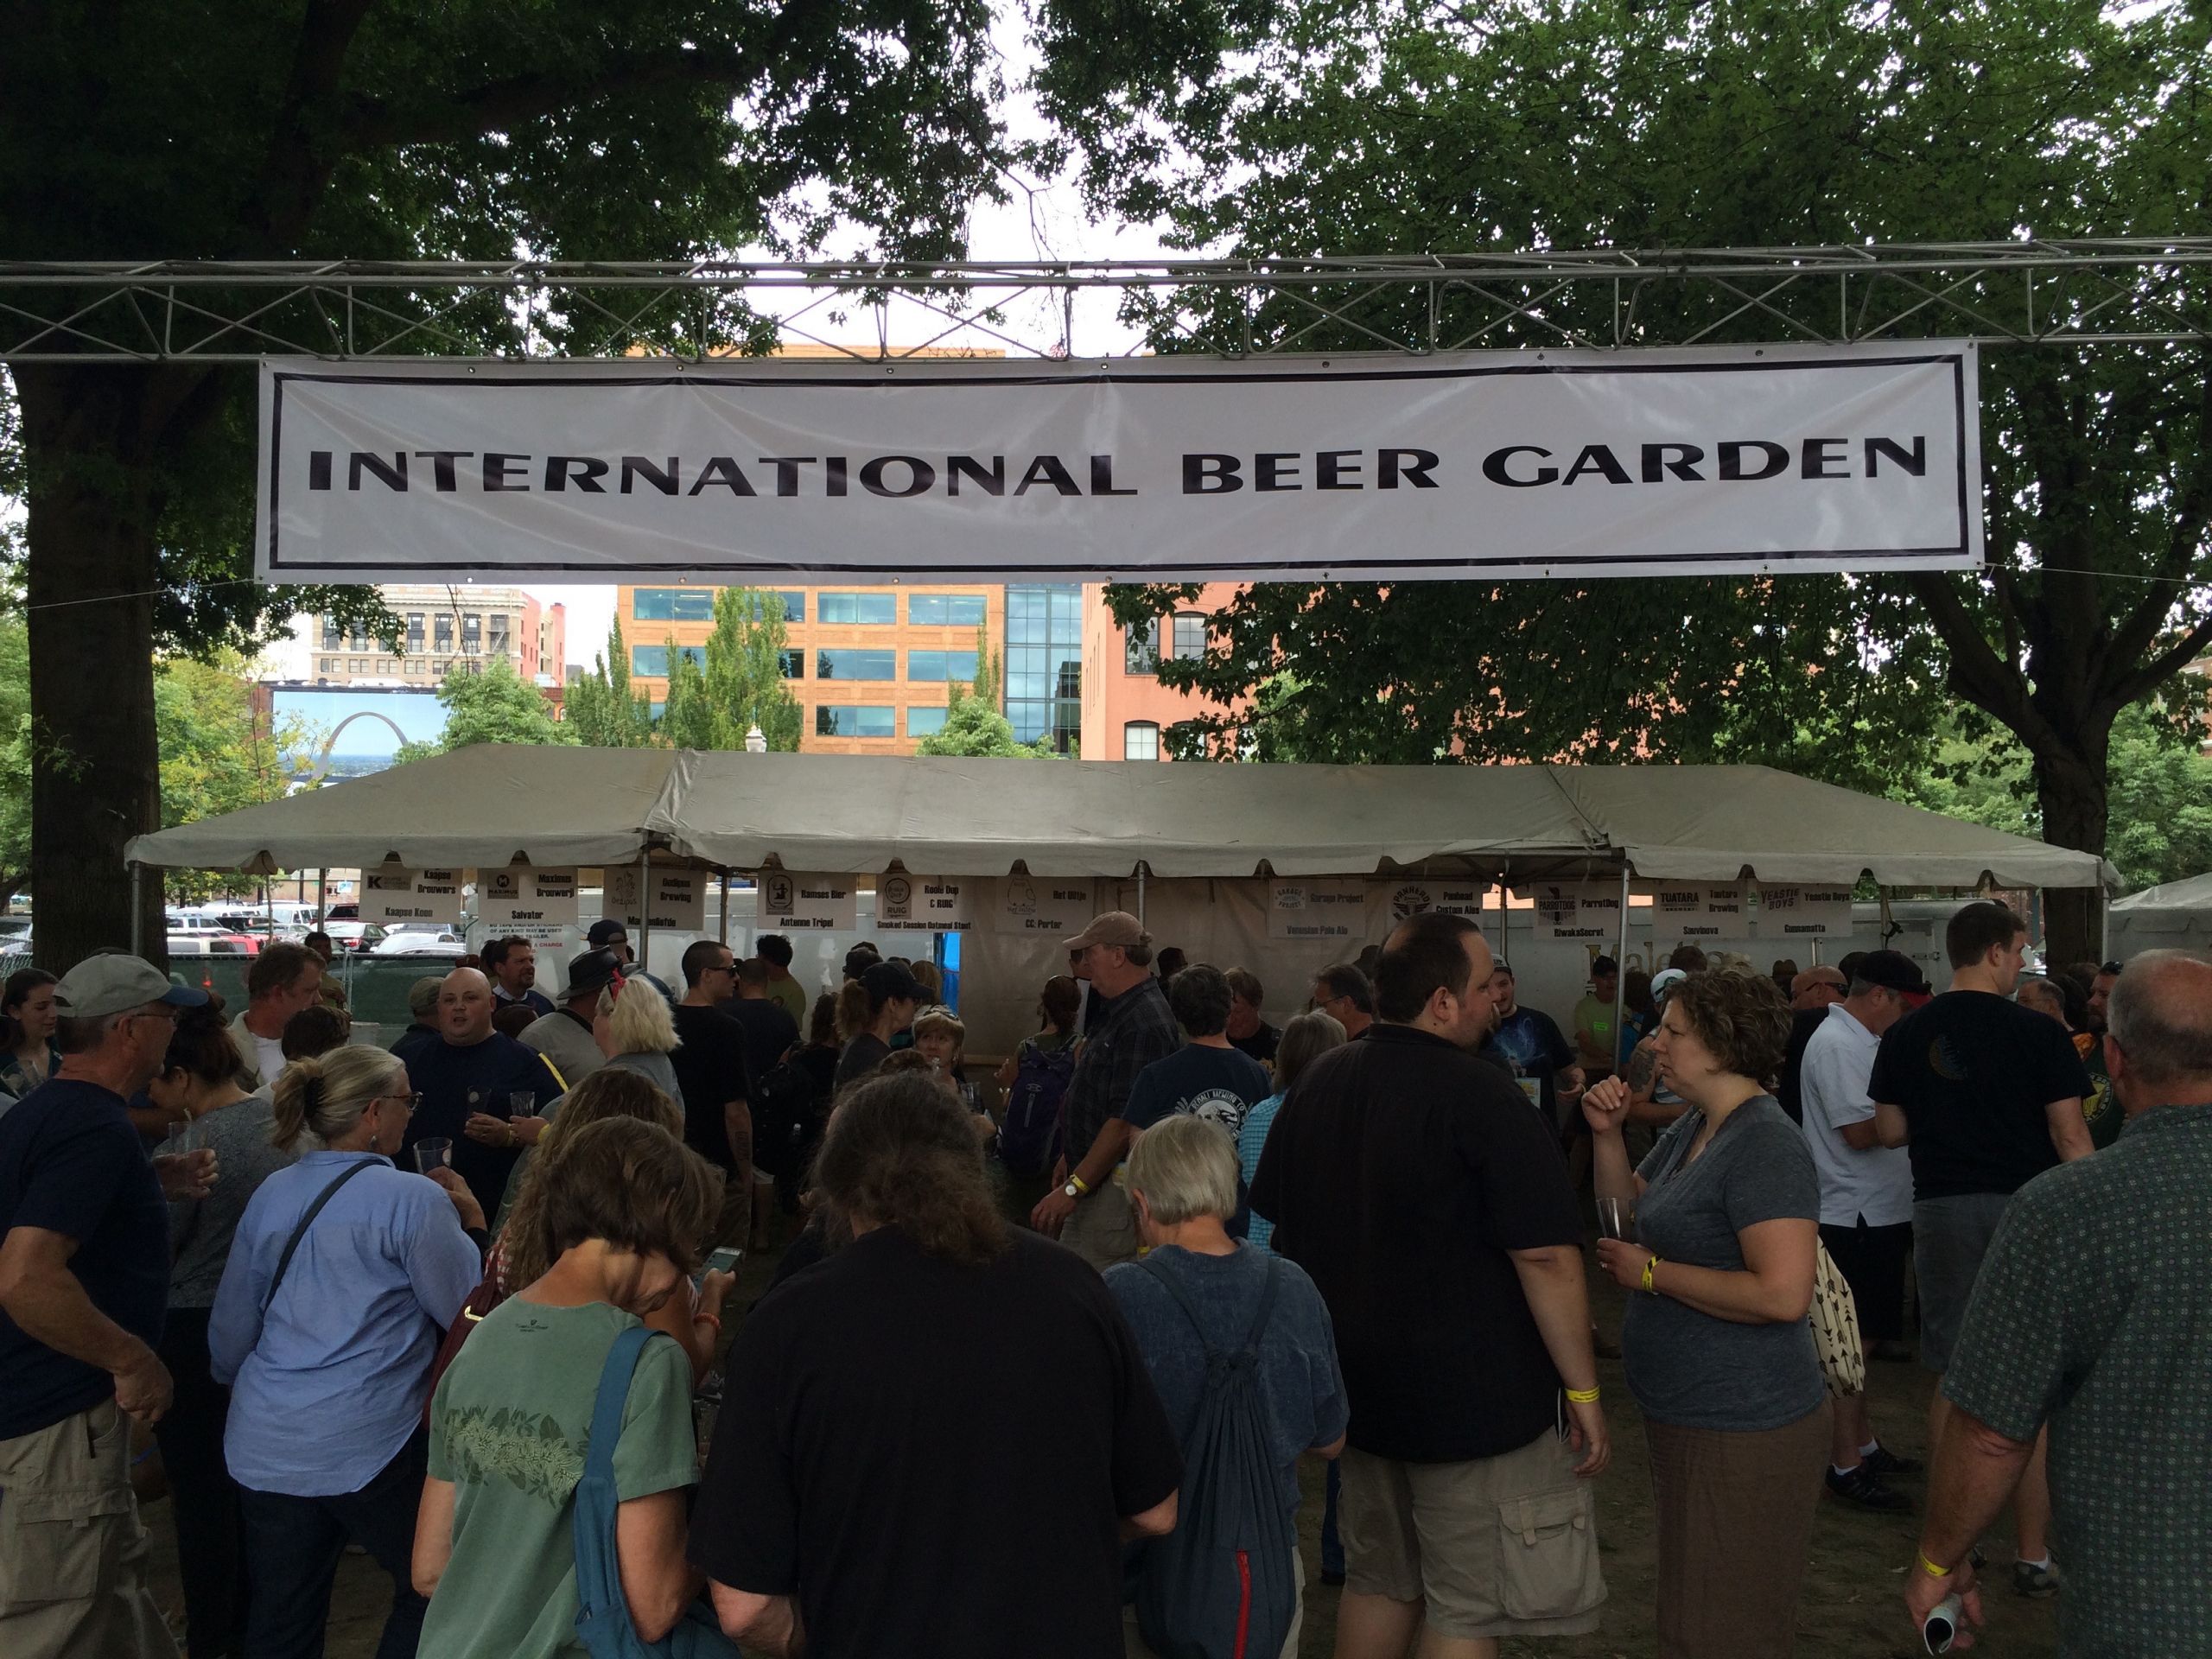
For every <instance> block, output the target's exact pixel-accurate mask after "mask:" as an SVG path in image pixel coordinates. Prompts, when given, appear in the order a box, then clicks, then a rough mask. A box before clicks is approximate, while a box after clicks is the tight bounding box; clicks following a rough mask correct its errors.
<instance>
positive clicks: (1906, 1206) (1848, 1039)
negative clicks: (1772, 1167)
mask: <svg viewBox="0 0 2212 1659" xmlns="http://www.w3.org/2000/svg"><path fill="white" fill-rule="evenodd" d="M1881 1046H1882V1039H1880V1038H1878V1037H1877V1036H1876V1035H1875V1034H1874V1033H1872V1032H1871V1031H1869V1030H1867V1029H1866V1027H1864V1026H1862V1025H1860V1024H1859V1021H1858V1020H1857V1019H1855V1018H1854V1017H1853V1014H1852V1012H1851V1010H1850V1009H1849V1008H1847V1007H1844V1005H1843V1004H1842V1003H1840V1002H1831V1003H1829V1004H1828V1017H1827V1020H1826V1021H1825V1022H1824V1023H1823V1024H1822V1025H1821V1027H1820V1029H1819V1030H1817V1031H1815V1033H1813V1040H1812V1041H1811V1042H1809V1043H1808V1044H1807V1045H1806V1046H1805V1058H1804V1061H1803V1063H1802V1065H1801V1067H1800V1069H1799V1071H1798V1077H1799V1080H1800V1084H1801V1086H1802V1090H1803V1091H1804V1106H1805V1121H1804V1124H1803V1126H1802V1127H1803V1129H1804V1135H1805V1143H1806V1145H1808V1147H1811V1148H1812V1150H1813V1165H1814V1167H1815V1168H1816V1169H1818V1170H1819V1171H1820V1173H1821V1225H1822V1226H1824V1227H1855V1226H1857V1225H1858V1224H1859V1222H1860V1221H1861V1220H1864V1221H1865V1222H1866V1224H1867V1225H1868V1226H1869V1227H1894V1226H1895V1225H1897V1223H1899V1222H1901V1221H1910V1220H1911V1219H1912V1157H1911V1154H1910V1153H1908V1152H1906V1151H1905V1149H1904V1147H1882V1146H1877V1147H1872V1148H1871V1149H1869V1150H1867V1151H1866V1152H1860V1151H1858V1150H1856V1149H1855V1148H1854V1147H1851V1146H1850V1145H1849V1144H1847V1142H1846V1141H1845V1140H1844V1138H1843V1135H1842V1133H1841V1131H1842V1129H1843V1128H1844V1126H1845V1125H1846V1124H1849V1123H1864V1122H1866V1121H1867V1120H1869V1119H1870V1118H1872V1116H1874V1103H1873V1100H1872V1097H1870V1096H1868V1094H1867V1092H1866V1080H1867V1079H1868V1078H1869V1077H1872V1075H1873V1073H1874V1055H1875V1053H1876V1052H1877V1051H1878V1049H1880V1047H1881Z"/></svg>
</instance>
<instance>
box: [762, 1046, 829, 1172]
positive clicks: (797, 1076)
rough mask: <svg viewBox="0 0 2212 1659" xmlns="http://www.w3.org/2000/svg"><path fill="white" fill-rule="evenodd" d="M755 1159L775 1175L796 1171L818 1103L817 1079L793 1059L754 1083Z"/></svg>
mask: <svg viewBox="0 0 2212 1659" xmlns="http://www.w3.org/2000/svg"><path fill="white" fill-rule="evenodd" d="M748 1103H749V1104H750V1106H751V1107H752V1109H753V1162H754V1163H756V1164H758V1165H759V1166H760V1167H761V1168H763V1169H765V1170H766V1171H767V1172H768V1173H770V1174H771V1175H788V1174H791V1173H795V1172H796V1170H797V1168H798V1152H799V1148H800V1147H803V1146H804V1145H805V1144H806V1136H807V1131H808V1130H809V1129H810V1128H811V1127H812V1126H813V1123H814V1117H815V1111H816V1107H817V1097H816V1093H815V1087H814V1078H813V1077H811V1076H810V1074H809V1073H808V1072H807V1071H806V1070H805V1068H804V1067H803V1066H799V1065H793V1064H792V1063H791V1061H790V1060H788V1059H785V1060H780V1061H779V1062H778V1063H777V1064H776V1065H772V1066H770V1067H769V1068H768V1069H767V1070H766V1071H764V1072H762V1073H761V1074H760V1077H758V1078H756V1079H755V1080H754V1082H753V1088H752V1090H751V1091H750V1099H749V1102H748Z"/></svg>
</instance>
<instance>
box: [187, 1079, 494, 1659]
mask: <svg viewBox="0 0 2212 1659" xmlns="http://www.w3.org/2000/svg"><path fill="white" fill-rule="evenodd" d="M420 1098H421V1096H418V1095H416V1093H415V1092H414V1090H413V1089H412V1088H411V1087H410V1084H409V1083H408V1080H407V1067H406V1065H405V1063H404V1061H402V1060H401V1059H400V1058H398V1057H397V1056H396V1055H393V1054H390V1053H387V1052H385V1051H384V1050H382V1049H374V1048H341V1049H336V1050H334V1051H333V1052H330V1053H327V1054H324V1055H321V1056H318V1057H315V1058H308V1059H302V1060H295V1061H294V1062H293V1063H292V1064H291V1065H289V1066H287V1067H285V1069H284V1071H283V1075H282V1076H281V1077H278V1078H277V1085H276V1099H275V1103H274V1107H273V1109H272V1112H271V1118H272V1128H271V1130H270V1142H271V1143H272V1144H273V1145H274V1146H275V1147H277V1148H278V1149H279V1150H283V1151H291V1150H297V1151H298V1152H299V1153H300V1158H299V1161H298V1162H296V1163H295V1164H294V1165H292V1166H290V1167H289V1169H282V1170H279V1171H277V1173H275V1174H273V1175H270V1177H269V1178H268V1179H266V1180H264V1182H263V1183H262V1184H261V1187H260V1190H259V1191H258V1192H255V1194H254V1195H253V1198H252V1200H251V1202H250V1203H249V1204H248V1205H246V1210H245V1217H244V1218H243V1219H242V1220H241V1221H240V1222H239V1224H238V1236H237V1237H236V1238H235V1239H233V1240H232V1245H231V1253H230V1257H229V1260H228V1261H227V1262H226V1264H225V1266H224V1268H223V1277H222V1282H221V1284H220V1286H219V1287H218V1288H217V1290H216V1292H215V1306H214V1312H213V1316H212V1317H211V1319H210V1321H209V1326H208V1349H209V1357H210V1361H211V1370H212V1371H213V1377H214V1381H215V1382H216V1383H219V1384H223V1385H225V1386H227V1387H228V1388H229V1389H231V1394H232V1406H233V1409H232V1412H231V1414H230V1418H229V1421H228V1425H227V1427H226V1431H225V1433H224V1437H223V1450H224V1454H225V1458H226V1461H227V1463H228V1465H229V1467H230V1471H231V1474H232V1478H235V1479H236V1480H237V1482H238V1487H239V1494H238V1496H239V1500H240V1509H241V1512H242V1514H243V1516H244V1518H245V1541H246V1550H247V1555H248V1558H249V1559H250V1560H252V1562H253V1564H254V1569H253V1572H252V1573H251V1583H250V1585H249V1587H248V1593H247V1602H246V1617H245V1642H244V1648H245V1651H246V1652H248V1653H251V1654H256V1655H266V1656H270V1659H288V1656H295V1655H296V1656H307V1655H310V1654H319V1653H320V1652H321V1650H322V1633H323V1627H324V1625H325V1624H326V1623H327V1621H328V1618H329V1614H330V1588H331V1583H332V1580H333V1579H334V1577H335V1576H336V1573H337V1571H338V1561H339V1557H340V1555H341V1554H343V1553H344V1551H345V1548H346V1544H347V1543H348V1542H349V1541H351V1542H354V1543H358V1544H359V1545H361V1546H362V1547H363V1548H365V1549H366V1550H367V1551H368V1552H369V1554H372V1555H373V1556H374V1557H376V1559H377V1562H378V1565H379V1566H381V1567H383V1568H384V1569H385V1572H387V1573H390V1574H391V1580H392V1586H393V1595H392V1607H391V1616H390V1617H389V1618H387V1619H386V1621H385V1630H384V1637H383V1640H382V1641H381V1643H379V1644H378V1649H377V1651H378V1659H397V1656H401V1655H406V1654H412V1653H413V1652H414V1651H415V1647H416V1637H417V1636H418V1634H419V1633H420V1631H421V1629H422V1624H423V1608H424V1606H425V1605H426V1603H425V1601H424V1599H423V1597H421V1596H420V1595H418V1594H416V1592H415V1588H414V1585H413V1581H412V1576H411V1568H410V1556H411V1554H412V1552H413V1549H414V1539H415V1511H416V1500H417V1499H418V1498H419V1497H420V1496H421V1493H422V1489H423V1470H424V1467H425V1462H426V1455H427V1448H426V1443H425V1439H424V1435H423V1429H422V1418H423V1403H424V1402H425V1401H426V1400H427V1399H428V1397H429V1363H430V1360H431V1358H432V1357H433V1356H435V1353H436V1352H437V1347H438V1333H439V1332H442V1331H443V1330H444V1329H445V1328H446V1326H447V1325H449V1324H451V1323H452V1321H453V1318H454V1314H456V1313H459V1312H460V1311H461V1303H462V1302H463V1301H465V1300H467V1297H468V1293H469V1292H470V1291H471V1290H473V1289H474V1288H475V1286H476V1282H477V1280H478V1278H479V1276H480V1274H481V1273H482V1271H483V1258H482V1250H481V1246H480V1243H478V1242H474V1241H472V1239H471V1237H470V1236H469V1234H470V1232H471V1231H474V1233H475V1234H476V1236H477V1239H478V1240H480V1239H481V1237H482V1230H483V1226H484V1212H483V1211H482V1210H481V1209H480V1208H479V1207H478V1205H477V1203H476V1201H475V1199H474V1198H472V1197H470V1196H469V1192H468V1189H467V1185H465V1184H464V1183H463V1182H462V1181H461V1179H460V1178H459V1177H458V1176H456V1175H454V1173H453V1172H452V1171H451V1170H450V1169H442V1168H441V1169H435V1170H433V1171H432V1172H431V1173H430V1177H429V1179H424V1178H423V1176H421V1175H418V1174H416V1173H413V1172H411V1171H403V1170H400V1169H397V1168H395V1167H394V1166H393V1165H392V1162H391V1158H392V1155H393V1154H396V1153H397V1151H398V1149H399V1147H400V1144H401V1142H402V1141H403V1140H404V1137H405V1135H406V1133H407V1124H408V1120H409V1119H410V1117H411V1116H413V1115H414V1110H415V1106H416V1103H417V1101H419V1100H420ZM465 1229H466V1230H465Z"/></svg>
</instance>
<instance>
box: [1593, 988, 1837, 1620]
mask: <svg viewBox="0 0 2212 1659" xmlns="http://www.w3.org/2000/svg"><path fill="white" fill-rule="evenodd" d="M1788 1046H1789V1002H1788V1001H1787V1000H1786V999H1785V998H1784V997H1783V994H1782V990H1781V988H1780V987H1779V986H1777V984H1776V983H1775V982H1774V980H1773V979H1772V978H1771V977H1770V976H1767V975H1763V974H1749V973H1732V972H1731V973H1724V972H1707V973H1698V974H1692V975H1691V976H1689V977H1688V978H1687V979H1686V980H1684V981H1683V982H1681V984H1680V985H1678V986H1676V987H1675V989H1674V993H1673V995H1670V996H1669V997H1668V999H1667V1007H1666V1012H1665V1014H1663V1015H1662V1017H1661V1020H1660V1023H1659V1029H1658V1031H1657V1033H1656V1035H1655V1038H1654V1050H1655V1052H1656V1057H1657V1061H1658V1068H1659V1073H1660V1075H1661V1077H1663V1078H1665V1079H1666V1081H1667V1082H1668V1083H1669V1084H1670V1085H1671V1086H1672V1088H1673V1089H1674V1090H1675V1093H1677V1094H1679V1095H1680V1096H1681V1097H1682V1098H1683V1100H1684V1101H1686V1102H1687V1103H1688V1109H1687V1110H1685V1111H1684V1112H1683V1114H1682V1116H1681V1117H1680V1118H1679V1119H1677V1120H1676V1121H1675V1124H1674V1126H1673V1127H1672V1128H1669V1129H1668V1131H1667V1132H1666V1133H1665V1134H1664V1135H1662V1136H1660V1138H1659V1144H1658V1145H1657V1146H1656V1147H1653V1148H1652V1150H1651V1153H1650V1155H1649V1156H1648V1157H1647V1158H1645V1159H1644V1160H1643V1165H1642V1166H1640V1167H1639V1168H1637V1169H1635V1170H1631V1169H1630V1167H1629V1161H1628V1154H1627V1153H1626V1152H1625V1151H1624V1149H1623V1147H1622V1142H1621V1127H1622V1124H1623V1122H1624V1120H1625V1118H1626V1116H1627V1108H1628V1099H1629V1091H1628V1085H1627V1084H1625V1083H1624V1082H1623V1081H1622V1080H1620V1079H1618V1078H1615V1077H1608V1078H1606V1079H1605V1080H1604V1081H1603V1082H1601V1083H1599V1084H1595V1085H1593V1086H1592V1088H1591V1089H1590V1090H1588V1092H1587V1093H1586V1095H1585V1096H1584V1097H1583V1115H1584V1116H1585V1117H1586V1120H1587V1121H1588V1122H1589V1125H1590V1130H1591V1135H1592V1141H1593V1149H1594V1159H1593V1173H1594V1174H1595V1177H1596V1182H1597V1190H1598V1196H1599V1198H1613V1199H1619V1200H1623V1201H1624V1202H1628V1203H1632V1204H1633V1205H1635V1206H1636V1223H1635V1229H1634V1231H1635V1234H1636V1236H1635V1237H1634V1238H1633V1239H1627V1238H1605V1239H1600V1240H1599V1243H1598V1260H1599V1266H1600V1267H1601V1268H1603V1269H1604V1270H1605V1272H1607V1273H1609V1274H1611V1275H1612V1276H1613V1278H1614V1280H1615V1281H1617V1282H1618V1283H1619V1284H1620V1285H1621V1286H1623V1287H1624V1288H1626V1289H1627V1290H1628V1291H1629V1292H1630V1297H1629V1306H1628V1313H1627V1317H1626V1319H1624V1322H1623V1325H1622V1329H1621V1347H1622V1350H1623V1352H1624V1356H1625V1358H1626V1360H1627V1369H1628V1384H1629V1390H1630V1393H1632V1394H1634V1395H1636V1400H1637V1405H1639V1406H1640V1407H1642V1408H1643V1418H1644V1433H1645V1436H1646V1438H1647V1440H1649V1444H1650V1447H1651V1484H1652V1488H1653V1497H1654V1502H1655V1507H1656V1520H1657V1527H1658V1534H1659V1583H1658V1603H1659V1605H1658V1626H1659V1632H1658V1633H1659V1648H1658V1651H1659V1655H1660V1659H1768V1656H1775V1655H1783V1656H1786V1655H1788V1654H1789V1652H1790V1650H1791V1644H1792V1642H1793V1639H1794V1635H1795V1630H1796V1611H1797V1598H1798V1594H1799V1592H1800V1591H1801V1590H1802V1588H1803V1586H1804V1578H1805V1561H1806V1552H1807V1548H1808V1544H1809V1542H1810V1541H1811V1538H1812V1531H1813V1510H1814V1507H1815V1504H1816V1503H1818V1502H1819V1498H1820V1492H1821V1475H1822V1472H1823V1468H1824V1465H1826V1463H1827V1453H1828V1427H1829V1426H1828V1403H1827V1387H1826V1385H1825V1383H1823V1382H1822V1380H1821V1368H1820V1359H1819V1356H1818V1355H1817V1353H1816V1352H1815V1349H1814V1346H1813V1333H1812V1330H1811V1328H1810V1326H1809V1325H1808V1324H1807V1323H1806V1315H1807V1313H1808V1312H1809V1311H1810V1309H1811V1307H1812V1302H1813V1280H1814V1273H1815V1255H1816V1252H1817V1249H1818V1245H1819V1229H1820V1213H1821V1186H1820V1177H1819V1175H1818V1173H1816V1171H1815V1167H1814V1164H1813V1155H1812V1153H1811V1152H1810V1150H1808V1148H1807V1147H1806V1145H1805V1140H1804V1137H1803V1135H1801V1134H1800V1133H1799V1132H1798V1129H1797V1126H1796V1124H1794V1123H1792V1122H1790V1121H1789V1117H1788V1116H1787V1115H1786V1114H1784V1113H1783V1109H1782V1108H1781V1106H1780V1105H1779V1104H1778V1103H1777V1102H1776V1101H1775V1098H1774V1096H1772V1095H1771V1094H1770V1093H1769V1092H1768V1091H1767V1084H1766V1083H1765V1082H1764V1079H1766V1078H1769V1077H1773V1076H1775V1075H1776V1073H1777V1072H1778V1071H1780V1070H1781V1067H1782V1062H1783V1054H1784V1052H1785V1051H1786V1049H1787V1047H1788Z"/></svg>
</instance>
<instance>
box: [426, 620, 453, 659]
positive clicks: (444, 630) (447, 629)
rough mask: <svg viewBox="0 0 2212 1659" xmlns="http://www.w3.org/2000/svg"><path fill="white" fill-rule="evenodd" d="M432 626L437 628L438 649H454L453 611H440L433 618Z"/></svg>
mask: <svg viewBox="0 0 2212 1659" xmlns="http://www.w3.org/2000/svg"><path fill="white" fill-rule="evenodd" d="M431 626H432V627H433V628H435V630H436V633H435V639H436V640H437V647H438V649H439V650H440V651H451V650H452V649H453V613H452V612H451V611H440V612H439V613H437V616H436V617H435V619H434V620H433V621H432V623H431Z"/></svg>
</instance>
